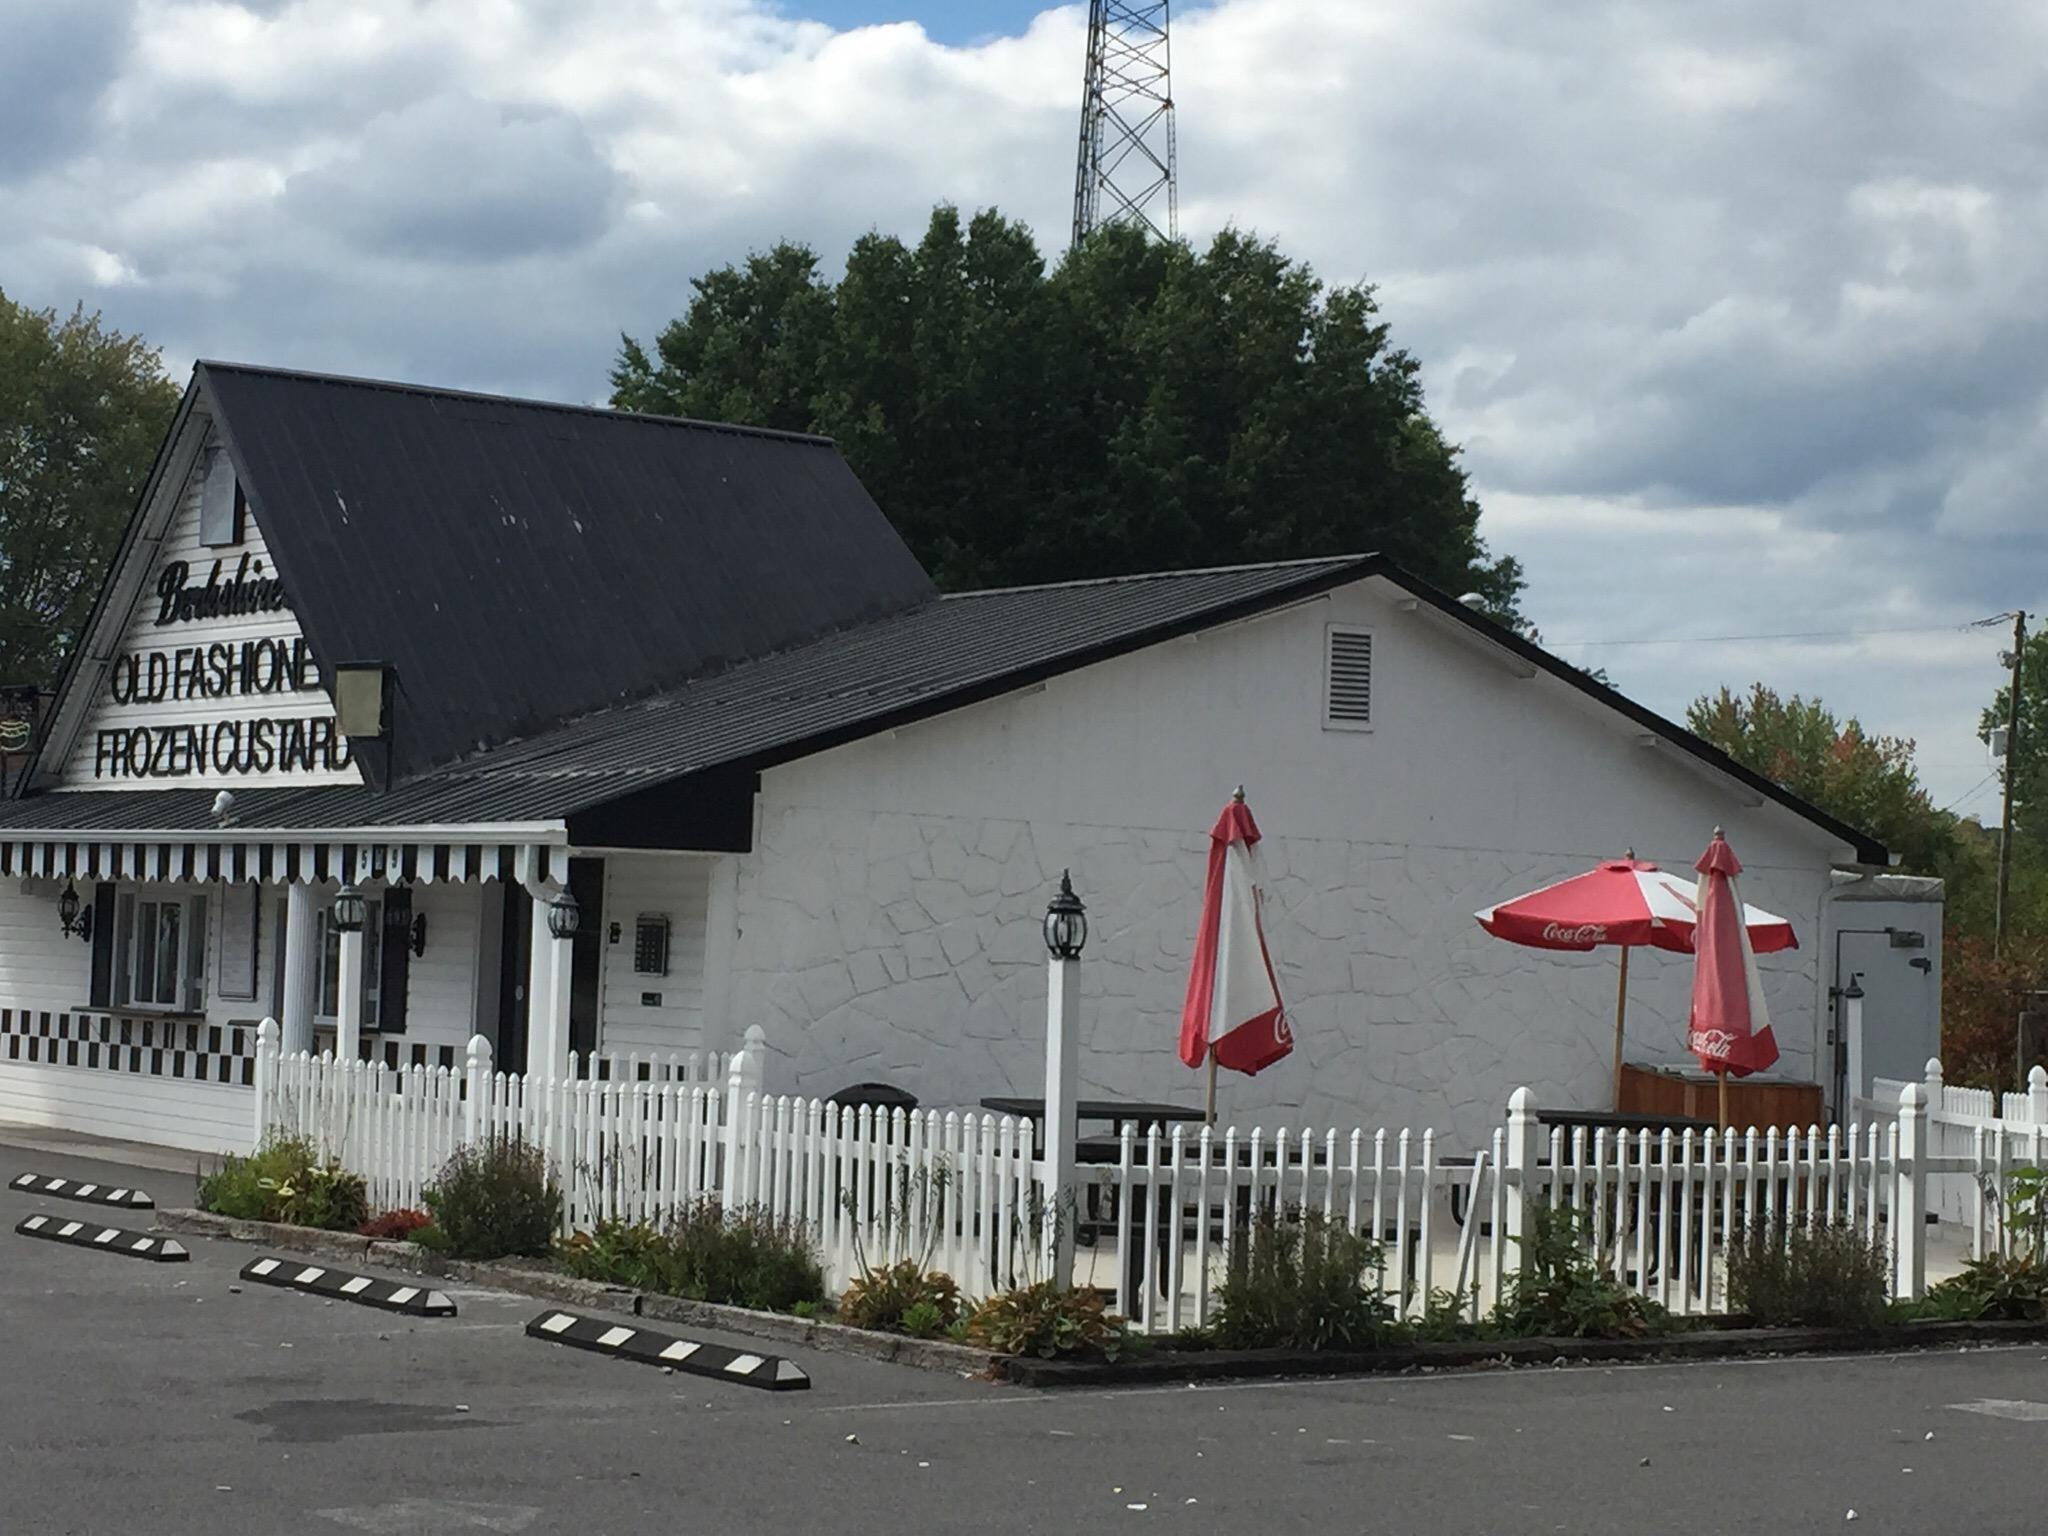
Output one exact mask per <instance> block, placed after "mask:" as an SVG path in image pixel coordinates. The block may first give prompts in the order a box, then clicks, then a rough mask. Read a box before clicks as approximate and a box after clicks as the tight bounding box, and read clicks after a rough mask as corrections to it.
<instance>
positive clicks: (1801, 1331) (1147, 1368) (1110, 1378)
mask: <svg viewBox="0 0 2048 1536" xmlns="http://www.w3.org/2000/svg"><path fill="white" fill-rule="evenodd" d="M2042 1340H2048V1321H2042V1322H2017V1323H2008V1322H1978V1323H1902V1324H1899V1325H1898V1326H1896V1327H1891V1328H1717V1329H1713V1330H1703V1331H1701V1332H1698V1333H1674V1334H1665V1335H1662V1336H1660V1337H1657V1338H1648V1339H1474V1340H1471V1341H1469V1342H1459V1343H1450V1344H1411V1345H1406V1346H1404V1347H1402V1348H1398V1349H1376V1350H1357V1351H1340V1350H1221V1349H1218V1350H1200V1351H1182V1350H1164V1351H1161V1352H1159V1353H1157V1354H1148V1355H1141V1356H1139V1357H1137V1358H1135V1359H1129V1360H1119V1361H1115V1362H1110V1361H1107V1360H1036V1359H1016V1360H1007V1361H1005V1362H1003V1365H1004V1376H1005V1378H1006V1379H1007V1380H1010V1381H1012V1382H1015V1383H1016V1384H1017V1385H1019V1386H1025V1387H1102V1386H1144V1385H1150V1384H1154V1383H1161V1382H1180V1381H1237V1380H1256V1379H1261V1378H1271V1377H1282V1376H1384V1375H1390V1374H1396V1373H1401V1372H1407V1371H1416V1370H1458V1369H1471V1368H1475V1367H1485V1366H1517V1365H1524V1366H1526V1365H1561V1364H1566V1363H1570V1364H1592V1363H1596V1362H1617V1361H1623V1362H1626V1361H1679V1360H1728V1359H1736V1358H1741V1357H1748V1356H1758V1355H1821V1354H1826V1355H1834V1354H1845V1355H1846V1354H1896V1353H1898V1352H1900V1351H1904V1350H1913V1349H1939V1348H1942V1347H1945V1346H1953V1345H1956V1344H1965V1343H1996V1344H2024V1343H2033V1342H2038V1341H2042Z"/></svg>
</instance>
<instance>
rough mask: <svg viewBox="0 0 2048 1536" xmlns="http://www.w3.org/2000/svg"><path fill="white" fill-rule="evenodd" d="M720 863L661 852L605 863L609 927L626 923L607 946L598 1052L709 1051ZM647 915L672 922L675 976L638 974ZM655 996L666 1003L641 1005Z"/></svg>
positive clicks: (620, 856)
mask: <svg viewBox="0 0 2048 1536" xmlns="http://www.w3.org/2000/svg"><path fill="white" fill-rule="evenodd" d="M715 867H716V861H714V860H711V859H706V858H696V857H679V856H675V855H658V854H616V853H615V854H609V855H607V856H606V858H605V862H604V870H605V888H604V921H605V923H606V924H607V925H609V924H612V923H617V924H618V925H619V942H618V943H616V944H613V943H611V942H609V941H607V942H606V944H605V948H604V981H603V997H602V1004H601V1015H600V1016H601V1020H602V1022H601V1024H600V1026H599V1030H598V1037H597V1044H598V1050H599V1051H600V1052H603V1053H604V1054H607V1055H619V1056H624V1055H627V1054H629V1053H631V1052H634V1051H638V1052H641V1053H642V1054H650V1053H651V1054H655V1055H667V1054H669V1053H671V1052H687V1051H695V1050H701V1049H703V1048H704V1046H705V1045H706V1043H707V1042H706V1041H705V1038H704V1014H705V1007H704V1005H705V975H704V972H705V967H704V926H705V916H706V912H707V910H708V907H709V902H710V891H711V874H712V871H713V870H714V868H715ZM643 912H653V913H660V914H662V915H664V916H666V917H667V918H668V920H669V949H668V974H667V975H666V976H643V975H641V974H640V973H638V972H637V971H635V970H634V969H633V925H634V922H635V920H636V919H638V917H639V916H640V914H641V913H643ZM649 994H655V995H658V996H659V997H660V998H661V1002H660V1003H659V1004H658V1005H654V1006H650V1005H648V1004H645V1003H643V1002H642V1001H641V999H642V998H643V997H645V996H647V995H649Z"/></svg>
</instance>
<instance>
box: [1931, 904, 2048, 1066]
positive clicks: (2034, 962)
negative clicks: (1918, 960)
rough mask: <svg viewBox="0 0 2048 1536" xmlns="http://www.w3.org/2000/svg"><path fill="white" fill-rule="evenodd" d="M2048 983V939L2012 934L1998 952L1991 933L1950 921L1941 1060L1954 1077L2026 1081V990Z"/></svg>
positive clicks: (1945, 951) (1943, 961) (1945, 949)
mask: <svg viewBox="0 0 2048 1536" xmlns="http://www.w3.org/2000/svg"><path fill="white" fill-rule="evenodd" d="M2044 984H2048V939H2044V938H2043V937H2041V936H2040V935H2038V934H2032V935H2012V934H2008V935H2007V938H2006V942H2005V948H2004V950H2003V951H2002V952H2000V953H1999V954H1996V955H1994V954H1993V953H1992V949H1991V939H1990V936H1989V935H1988V933H1960V932H1957V931H1956V930H1955V928H1954V926H1953V925H1951V926H1950V931H1949V933H1948V936H1947V939H1946V941H1945V943H1944V946H1943V949H1942V956H1941V1066H1942V1073H1943V1075H1944V1076H1945V1077H1946V1078H1947V1079H1948V1081H1950V1082H1952V1083H1962V1084H1965V1085H1967V1086H1970V1087H1976V1088H2017V1087H2018V1086H2020V1083H2021V1081H2022V1077H2021V1074H2020V1073H2019V1071H2018V1070H2017V1063H2018V1056H2017V1053H2016V1046H2017V1044H2018V1042H2017V1038H2016V1035H2017V1030H2018V1024H2019V1014H2020V1009H2021V1007H2022V1006H2023V1004H2024V1001H2025V999H2026V995H2027V994H2028V993H2029V992H2032V991H2034V990H2036V989H2038V988H2040V987H2042V986H2043V985H2044ZM2028 1065H2029V1066H2031V1065H2032V1063H2031V1062H2029V1063H2028Z"/></svg>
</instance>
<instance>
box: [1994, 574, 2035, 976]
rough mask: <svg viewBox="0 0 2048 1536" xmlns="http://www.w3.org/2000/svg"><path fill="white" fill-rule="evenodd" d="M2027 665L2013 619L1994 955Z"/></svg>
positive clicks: (2020, 627) (1999, 938)
mask: <svg viewBox="0 0 2048 1536" xmlns="http://www.w3.org/2000/svg"><path fill="white" fill-rule="evenodd" d="M2026 662H2027V616H2026V614H2024V613H2016V614H2014V615H2013V616H2012V698H2011V701H2010V702H2009V704H2008V705H2007V708H2006V712H2005V809H2004V811H2003V812H2002V813H2001V814H2000V816H1999V821H1998V906H1997V908H1996V915H1995V916H1994V917H1993V918H1992V920H1991V922H1992V926H1991V954H1992V957H1993V958H1994V959H1995V958H1997V957H1998V956H1999V955H2000V954H2001V953H2002V952H2003V951H2004V949H2005V908H2006V893H2007V891H2008V889H2009V888H2010V886H2011V884H2012V782H2013V778H2014V776H2015V773H2016V771H2017V769H2018V767H2019V756H2020V682H2021V679H2022V676H2023V674H2024V672H2025V669H2026Z"/></svg>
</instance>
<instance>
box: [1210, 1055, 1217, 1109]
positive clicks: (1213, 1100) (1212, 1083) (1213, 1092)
mask: <svg viewBox="0 0 2048 1536" xmlns="http://www.w3.org/2000/svg"><path fill="white" fill-rule="evenodd" d="M1215 1123H1216V1047H1215V1046H1213V1045H1212V1046H1210V1047H1209V1124H1211V1125H1214V1124H1215Z"/></svg>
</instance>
